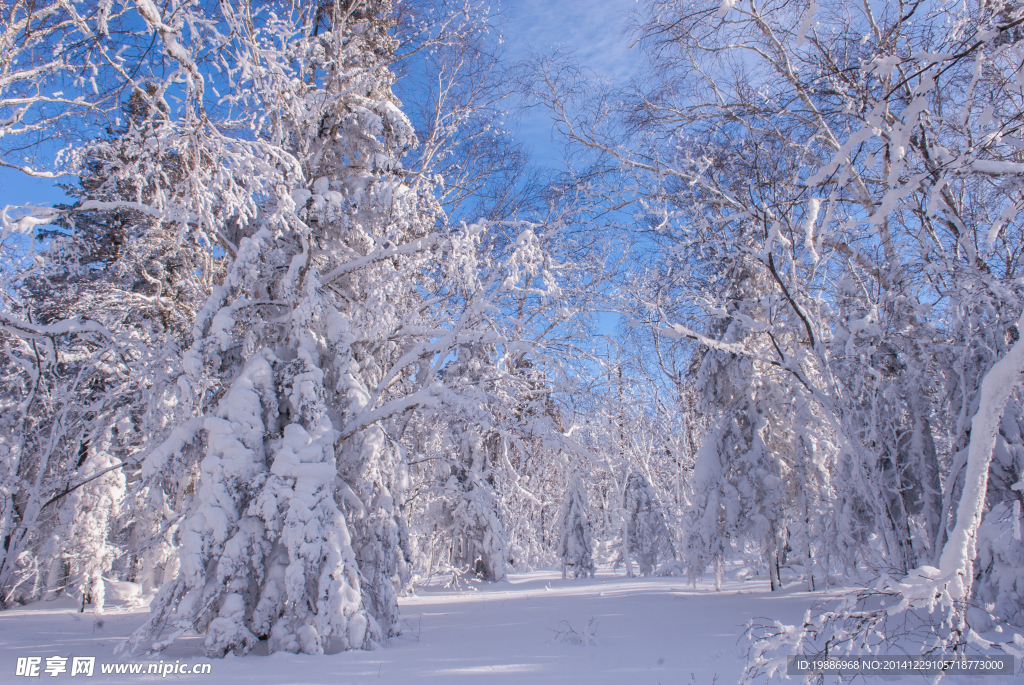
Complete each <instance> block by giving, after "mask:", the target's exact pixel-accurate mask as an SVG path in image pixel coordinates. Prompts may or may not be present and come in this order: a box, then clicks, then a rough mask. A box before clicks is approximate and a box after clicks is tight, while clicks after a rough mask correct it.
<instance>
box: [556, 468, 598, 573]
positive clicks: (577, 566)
mask: <svg viewBox="0 0 1024 685" xmlns="http://www.w3.org/2000/svg"><path fill="white" fill-rule="evenodd" d="M590 515H591V514H590V506H589V505H588V503H587V490H586V486H585V485H584V481H583V474H582V473H580V472H579V471H578V470H577V471H575V472H574V473H573V475H572V479H571V480H570V481H569V490H568V491H567V492H566V493H565V499H564V500H562V508H561V511H560V512H559V516H558V526H559V528H560V530H561V536H560V537H561V539H560V541H559V544H558V555H559V557H561V559H562V577H563V578H565V577H566V576H567V575H571V576H572V577H574V578H586V577H587V576H588V575H589V576H591V577H593V575H594V559H593V556H592V548H593V539H592V537H591V535H590Z"/></svg>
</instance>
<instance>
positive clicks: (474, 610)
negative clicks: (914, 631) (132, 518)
mask: <svg viewBox="0 0 1024 685" xmlns="http://www.w3.org/2000/svg"><path fill="white" fill-rule="evenodd" d="M829 596H830V595H826V594H825V593H821V592H819V593H808V592H806V591H803V590H802V589H801V586H800V584H799V583H792V584H790V586H789V587H788V588H787V589H785V590H783V591H782V592H775V593H772V592H769V591H768V587H767V582H766V581H762V580H758V579H752V580H747V581H745V582H742V581H737V580H728V581H726V583H725V585H724V586H723V589H722V591H721V592H715V590H714V588H713V587H712V585H711V584H710V583H709V582H702V583H698V585H697V587H696V588H694V587H692V586H690V585H688V584H687V583H686V582H684V580H683V579H681V578H632V579H629V578H625V577H623V576H622V575H621V574H612V573H608V572H604V573H599V574H598V576H597V578H595V579H588V580H562V579H561V577H560V575H559V574H557V573H555V572H536V573H528V574H520V575H512V576H510V577H509V581H507V582H504V583H498V584H484V585H483V586H481V587H479V589H477V590H463V591H452V590H449V589H445V588H444V587H443V586H442V585H440V584H436V585H432V586H429V587H425V588H420V590H419V591H418V595H417V596H415V597H409V598H405V599H403V600H402V602H401V606H402V613H403V624H404V625H403V633H402V635H401V636H399V637H397V638H393V639H392V640H391V642H390V644H389V645H388V647H387V648H385V649H380V650H377V651H374V652H345V653H341V654H333V655H326V656H318V657H311V656H297V655H292V654H285V653H277V654H273V655H271V656H259V655H250V656H247V657H244V658H238V657H232V656H229V657H227V658H225V659H222V660H207V659H204V658H202V657H200V656H198V653H199V648H200V639H201V638H192V639H183V640H181V641H179V642H178V643H176V644H175V645H174V646H172V647H171V648H170V649H168V650H166V651H165V652H164V653H163V654H161V655H160V656H159V657H158V658H156V659H152V658H150V659H149V660H153V661H159V660H161V659H162V660H163V661H164V662H165V663H168V662H171V663H173V662H176V661H180V662H181V663H187V664H189V665H194V664H196V663H210V664H211V669H210V670H211V672H210V674H209V675H188V676H183V675H177V676H176V675H173V674H172V675H168V676H167V677H166V679H171V680H176V681H178V682H201V681H205V682H209V683H246V684H247V685H258V684H261V683H274V684H275V685H276V684H287V683H302V684H315V683H325V684H326V683H330V684H331V685H337V684H339V683H381V684H385V683H401V684H403V685H407V684H408V683H419V682H423V683H438V684H439V685H440V684H441V683H444V684H447V683H480V682H488V683H490V682H501V683H531V684H533V683H536V684H540V683H553V682H560V683H563V682H578V683H616V685H627V684H630V685H631V684H633V683H650V684H651V685H657V684H659V683H660V684H661V685H669V683H673V684H678V685H712V684H713V683H715V682H716V680H717V685H731V684H732V683H735V682H736V681H737V679H738V677H739V675H740V672H741V670H742V667H743V658H742V643H741V642H738V638H739V637H740V635H741V634H742V632H743V629H744V628H743V624H744V623H745V622H746V621H747V620H748V619H749V618H750V617H755V616H770V617H772V618H777V619H780V620H782V621H784V622H787V623H793V622H795V621H797V620H799V619H800V617H801V616H802V614H803V612H804V611H805V610H806V609H807V607H808V606H809V605H810V604H811V603H813V602H815V601H822V600H825V599H828V597H829ZM145 612H146V609H145V608H136V609H128V610H126V609H122V608H118V607H117V606H116V604H115V606H114V607H112V608H110V609H109V612H108V613H107V614H106V615H104V616H102V617H99V618H98V617H96V616H94V615H92V614H91V613H89V612H88V610H87V612H86V613H84V614H83V613H78V610H77V607H76V606H74V604H73V603H72V601H71V600H68V599H60V600H56V601H53V602H40V603H37V604H35V605H31V606H29V607H26V608H24V609H15V610H11V611H4V612H0V682H3V683H8V682H18V681H22V682H25V681H27V680H28V679H25V678H15V677H13V676H14V674H15V671H16V665H17V659H18V657H29V656H40V657H43V658H44V659H43V662H42V667H43V668H45V665H46V662H45V657H50V656H55V655H59V656H65V657H73V656H95V657H97V660H96V664H97V666H96V669H95V675H94V676H93V677H92V678H90V679H88V680H86V681H85V682H89V683H107V682H109V683H127V682H153V681H156V680H161V679H162V678H161V677H160V676H156V675H136V676H132V675H127V674H125V675H117V674H111V675H104V674H102V673H100V664H104V663H114V662H121V661H125V659H123V658H120V657H116V656H115V655H114V647H115V646H116V645H117V644H118V643H119V642H120V639H121V638H122V637H124V636H126V635H127V634H128V633H129V632H131V631H132V630H133V629H134V628H135V627H136V626H138V625H139V624H140V623H141V622H142V621H143V620H144V618H145ZM591 621H593V623H591ZM588 625H589V626H593V628H591V631H590V632H591V633H592V634H593V639H592V640H591V639H589V638H588V632H587V628H588ZM569 628H571V629H572V630H573V631H575V633H576V635H577V636H578V637H573V634H572V633H569V632H568V629H569ZM588 643H589V644H588ZM132 661H134V662H136V663H138V662H143V661H147V659H144V658H139V659H134V660H132ZM70 663H71V662H70V661H69V662H68V665H69V668H68V671H69V672H68V673H63V674H60V675H58V676H55V677H51V676H48V675H47V674H46V673H44V672H42V671H41V672H40V676H39V677H40V678H41V679H44V680H45V681H46V682H51V681H53V682H56V681H57V680H58V679H65V678H70V677H71V676H70V675H69V673H70ZM75 677H76V678H79V677H80V676H75ZM33 680H35V679H33ZM907 680H908V682H909V681H911V679H907ZM970 680H974V679H968V680H964V679H960V678H958V679H957V680H956V682H957V683H958V684H959V683H961V682H964V683H966V682H969V681H970ZM913 682H921V683H923V682H925V681H924V679H921V678H916V679H913Z"/></svg>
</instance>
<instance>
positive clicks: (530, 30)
mask: <svg viewBox="0 0 1024 685" xmlns="http://www.w3.org/2000/svg"><path fill="white" fill-rule="evenodd" d="M637 8H638V4H637V2H636V0H596V1H588V0H548V1H544V0H507V1H506V2H504V3H502V4H501V5H495V6H492V12H500V23H501V31H502V34H503V35H504V38H505V43H506V45H507V47H508V48H509V57H510V58H511V59H516V60H518V59H524V58H526V57H528V56H529V55H530V54H531V53H536V54H547V53H550V52H551V51H553V50H555V49H561V50H564V51H568V52H574V53H575V54H576V56H577V59H578V60H579V62H580V64H582V65H583V66H585V67H588V68H590V69H591V70H592V71H593V72H594V74H595V75H596V76H598V77H600V78H602V79H607V80H610V81H613V82H616V83H623V82H625V81H627V80H628V79H629V78H630V76H632V75H634V74H635V73H636V70H637V69H638V68H639V64H640V60H639V54H638V53H639V50H638V49H637V48H632V49H630V48H629V45H630V42H631V40H630V38H629V37H628V36H624V35H623V32H622V27H623V26H624V23H625V22H624V19H625V16H626V15H627V14H628V13H629V12H632V11H634V10H636V9H637ZM550 132H551V124H550V122H549V121H548V119H547V116H546V115H545V114H544V113H543V112H541V111H531V112H528V113H526V114H525V116H523V117H522V118H521V120H520V125H519V132H518V136H519V138H520V140H522V141H523V142H524V143H525V144H526V145H527V147H528V148H529V149H530V151H531V153H532V155H533V157H534V158H535V160H536V161H538V162H541V163H554V162H555V160H556V159H557V151H554V150H553V146H552V141H551V134H550ZM40 161H41V160H40ZM64 200H66V197H65V195H64V193H63V192H62V191H61V190H60V189H58V188H56V187H54V185H53V182H52V181H50V180H47V179H38V178H31V177H28V176H26V175H24V174H22V173H20V172H17V171H13V170H10V169H3V168H0V206H4V205H23V204H28V203H36V204H52V203H54V202H61V201H64Z"/></svg>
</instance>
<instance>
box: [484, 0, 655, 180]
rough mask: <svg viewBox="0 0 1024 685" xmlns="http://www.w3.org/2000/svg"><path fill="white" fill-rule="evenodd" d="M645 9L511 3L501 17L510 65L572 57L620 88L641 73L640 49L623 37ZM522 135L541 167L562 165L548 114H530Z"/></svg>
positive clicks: (617, 3)
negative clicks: (533, 58) (554, 55)
mask: <svg viewBox="0 0 1024 685" xmlns="http://www.w3.org/2000/svg"><path fill="white" fill-rule="evenodd" d="M640 7H641V4H640V3H638V2H637V0H593V1H589V2H588V1H587V0H549V1H547V2H545V1H544V0H507V2H505V3H503V4H502V5H501V6H500V8H499V10H498V11H500V13H501V30H502V33H503V35H504V38H505V42H506V44H507V46H508V48H509V57H510V58H511V59H525V58H527V57H529V56H530V55H531V54H538V55H544V54H550V53H551V52H552V51H554V50H556V49H558V50H562V51H565V52H571V53H574V54H575V56H576V59H577V60H578V61H579V63H580V64H581V65H582V66H584V67H587V68H588V69H590V70H591V71H592V72H593V74H594V76H596V77H598V78H600V79H603V80H607V81H611V82H613V83H615V84H620V85H621V84H624V83H625V82H628V81H629V79H630V78H631V77H632V76H634V75H636V73H637V70H638V69H639V68H640V54H639V53H640V50H639V48H637V47H634V48H630V44H631V43H632V42H633V39H632V38H630V37H629V36H628V35H623V27H624V26H625V25H626V18H627V15H628V14H629V13H631V12H634V11H636V10H637V9H639V8H640ZM518 134H519V139H520V140H522V141H523V142H524V143H525V144H526V145H527V147H528V148H529V149H530V151H531V153H532V156H533V158H534V160H535V161H536V162H539V163H542V164H543V163H557V157H558V151H557V150H554V149H552V148H553V146H552V141H551V123H550V121H549V119H548V117H547V115H546V114H545V113H544V112H543V111H540V110H534V111H531V112H528V113H526V115H525V116H523V117H522V119H521V121H520V125H519V132H518Z"/></svg>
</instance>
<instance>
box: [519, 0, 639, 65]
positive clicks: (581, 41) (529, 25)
mask: <svg viewBox="0 0 1024 685" xmlns="http://www.w3.org/2000/svg"><path fill="white" fill-rule="evenodd" d="M500 9H501V12H502V17H503V18H504V22H503V24H502V31H503V33H504V35H505V39H506V41H507V42H508V44H509V48H510V50H511V52H513V54H515V55H520V54H521V55H522V56H525V55H527V54H529V53H530V52H534V53H539V54H544V53H547V52H550V51H551V50H552V49H555V48H562V49H564V50H566V51H569V52H573V53H575V54H576V57H577V59H578V60H579V62H580V64H581V65H583V66H585V67H589V68H590V69H592V70H593V71H594V72H595V73H596V74H597V75H598V76H599V77H601V78H605V79H608V80H611V81H613V82H621V81H625V80H628V79H629V77H630V76H632V75H633V74H634V73H635V72H636V70H637V69H638V67H639V63H640V57H639V50H638V49H637V48H633V49H630V47H629V46H630V44H631V42H632V39H631V38H630V37H629V36H628V35H625V34H624V33H623V28H624V27H625V25H626V18H627V15H629V14H630V13H631V12H634V11H636V10H637V9H639V3H638V2H637V0H506V2H504V3H503V4H502V5H501V8H500Z"/></svg>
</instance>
